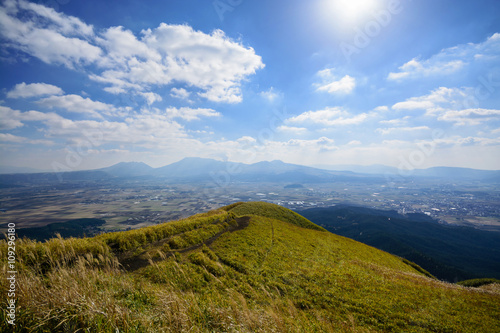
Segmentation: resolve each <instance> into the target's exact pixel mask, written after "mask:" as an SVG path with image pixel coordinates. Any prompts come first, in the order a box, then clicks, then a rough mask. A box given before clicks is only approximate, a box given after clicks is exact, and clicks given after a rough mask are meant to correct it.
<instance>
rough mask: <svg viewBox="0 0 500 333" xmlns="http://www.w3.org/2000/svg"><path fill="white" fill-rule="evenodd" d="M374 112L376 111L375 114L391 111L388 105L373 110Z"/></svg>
mask: <svg viewBox="0 0 500 333" xmlns="http://www.w3.org/2000/svg"><path fill="white" fill-rule="evenodd" d="M373 111H375V112H387V111H389V107H388V106H386V105H381V106H377V107H376V108H375V109H373Z"/></svg>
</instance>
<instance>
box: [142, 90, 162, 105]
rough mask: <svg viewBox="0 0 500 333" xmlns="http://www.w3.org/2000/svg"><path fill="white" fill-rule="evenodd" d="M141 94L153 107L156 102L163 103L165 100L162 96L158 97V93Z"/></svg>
mask: <svg viewBox="0 0 500 333" xmlns="http://www.w3.org/2000/svg"><path fill="white" fill-rule="evenodd" d="M139 94H140V95H141V96H142V97H144V99H145V100H146V102H147V103H148V105H151V104H153V103H155V102H161V101H162V100H163V98H161V96H160V95H158V94H157V93H154V92H143V93H139Z"/></svg>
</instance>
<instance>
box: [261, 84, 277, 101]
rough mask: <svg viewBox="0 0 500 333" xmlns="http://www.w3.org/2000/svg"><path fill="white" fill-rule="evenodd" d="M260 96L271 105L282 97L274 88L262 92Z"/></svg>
mask: <svg viewBox="0 0 500 333" xmlns="http://www.w3.org/2000/svg"><path fill="white" fill-rule="evenodd" d="M260 95H261V96H262V97H263V98H265V99H266V100H268V101H269V102H271V103H273V102H274V101H276V100H278V99H279V98H281V97H282V94H281V93H280V92H278V91H276V89H274V87H271V88H269V90H266V91H262V92H261V93H260Z"/></svg>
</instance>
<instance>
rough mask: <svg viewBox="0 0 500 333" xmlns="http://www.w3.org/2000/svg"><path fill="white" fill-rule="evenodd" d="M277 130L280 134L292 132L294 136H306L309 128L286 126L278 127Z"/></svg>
mask: <svg viewBox="0 0 500 333" xmlns="http://www.w3.org/2000/svg"><path fill="white" fill-rule="evenodd" d="M277 130H278V131H280V132H290V133H293V134H304V133H306V132H307V128H305V127H295V126H286V125H281V126H278V127H277Z"/></svg>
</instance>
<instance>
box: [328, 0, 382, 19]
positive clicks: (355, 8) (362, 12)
mask: <svg viewBox="0 0 500 333" xmlns="http://www.w3.org/2000/svg"><path fill="white" fill-rule="evenodd" d="M380 2H381V1H380V0H329V4H328V7H329V8H327V10H328V11H331V14H333V15H334V16H335V18H336V19H337V20H339V21H341V22H342V23H343V24H356V23H359V21H361V20H363V19H365V18H366V17H367V16H369V15H370V14H371V13H372V12H373V11H374V10H376V9H377V8H378V7H379V6H380Z"/></svg>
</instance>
